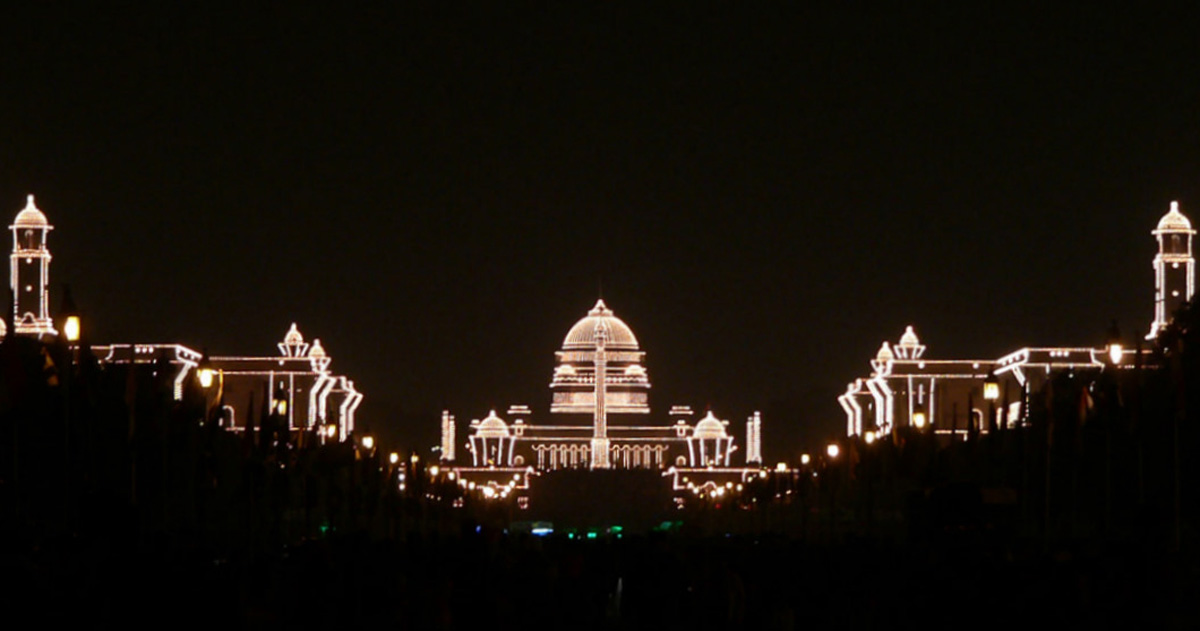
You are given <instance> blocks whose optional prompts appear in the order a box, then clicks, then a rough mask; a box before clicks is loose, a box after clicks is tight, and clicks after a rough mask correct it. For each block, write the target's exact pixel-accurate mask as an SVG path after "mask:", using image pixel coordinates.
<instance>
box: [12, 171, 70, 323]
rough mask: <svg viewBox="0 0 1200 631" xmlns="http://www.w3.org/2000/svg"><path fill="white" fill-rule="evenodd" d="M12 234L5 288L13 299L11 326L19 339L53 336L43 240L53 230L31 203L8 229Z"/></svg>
mask: <svg viewBox="0 0 1200 631" xmlns="http://www.w3.org/2000/svg"><path fill="white" fill-rule="evenodd" d="M8 229H9V230H12V234H13V249H12V256H10V257H9V278H10V282H9V286H10V287H11V288H12V296H13V299H12V300H13V322H14V323H15V325H16V332H17V333H20V334H21V335H35V336H37V337H42V336H44V335H57V334H58V333H57V332H56V331H55V330H54V323H53V322H51V320H50V259H51V256H50V249H49V247H47V243H46V238H47V237H48V236H49V235H50V231H51V230H53V229H54V226H51V225H50V222H49V221H48V220H47V219H46V215H44V214H43V213H42V211H41V210H38V207H37V206H36V205H35V204H34V203H33V195H30V196H29V198H28V200H27V201H26V204H25V208H24V209H23V210H22V211H21V212H19V213H17V217H16V219H14V220H13V222H12V225H11V226H9V227H8Z"/></svg>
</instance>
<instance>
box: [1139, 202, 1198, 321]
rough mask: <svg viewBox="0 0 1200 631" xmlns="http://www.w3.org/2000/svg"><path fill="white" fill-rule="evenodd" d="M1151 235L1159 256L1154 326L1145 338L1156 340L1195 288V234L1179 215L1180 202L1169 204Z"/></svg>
mask: <svg viewBox="0 0 1200 631" xmlns="http://www.w3.org/2000/svg"><path fill="white" fill-rule="evenodd" d="M1150 234H1153V235H1154V236H1155V237H1156V238H1157V239H1158V255H1157V256H1155V257H1154V323H1153V324H1151V325H1150V333H1149V334H1148V335H1147V336H1146V339H1154V338H1155V337H1157V336H1158V332H1159V331H1160V330H1162V328H1163V327H1165V326H1167V323H1168V322H1170V321H1171V316H1172V315H1173V314H1174V313H1175V310H1177V309H1178V308H1179V307H1180V305H1182V304H1183V303H1184V302H1187V301H1189V300H1191V299H1192V294H1194V293H1195V289H1196V259H1195V258H1193V257H1192V235H1194V234H1196V231H1195V230H1193V229H1192V222H1191V221H1189V220H1188V218H1187V217H1185V216H1184V215H1183V213H1181V212H1179V202H1171V210H1169V211H1168V212H1167V214H1165V215H1163V216H1162V219H1159V220H1158V227H1157V228H1155V229H1154V231H1153V232H1151V233H1150Z"/></svg>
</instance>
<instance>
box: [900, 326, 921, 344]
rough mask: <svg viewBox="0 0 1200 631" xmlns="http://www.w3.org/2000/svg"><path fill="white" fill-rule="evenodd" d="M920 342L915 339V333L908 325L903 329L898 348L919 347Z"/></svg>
mask: <svg viewBox="0 0 1200 631" xmlns="http://www.w3.org/2000/svg"><path fill="white" fill-rule="evenodd" d="M920 344H921V340H919V339H917V332H916V331H914V330H913V328H912V325H911V324H910V325H909V326H908V327H907V328H905V329H904V335H901V336H900V344H899V345H900V346H919V345H920Z"/></svg>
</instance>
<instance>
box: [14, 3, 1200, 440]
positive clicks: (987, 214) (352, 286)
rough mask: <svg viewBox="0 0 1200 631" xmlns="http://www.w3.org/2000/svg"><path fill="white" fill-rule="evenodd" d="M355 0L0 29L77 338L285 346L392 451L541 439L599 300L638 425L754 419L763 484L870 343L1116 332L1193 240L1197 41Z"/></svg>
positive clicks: (684, 12)
mask: <svg viewBox="0 0 1200 631" xmlns="http://www.w3.org/2000/svg"><path fill="white" fill-rule="evenodd" d="M31 4H32V3H31ZM158 4H172V6H171V7H170V8H164V7H159V6H158ZM380 4H383V3H380ZM388 4H390V5H392V6H391V8H388V9H376V10H363V11H353V10H349V9H340V10H339V12H338V13H323V12H321V11H316V10H305V9H297V8H293V7H291V6H290V3H278V4H277V5H276V6H274V7H269V8H255V9H247V8H239V9H235V10H215V9H213V8H211V7H210V6H208V3H145V4H144V5H142V4H136V3H130V4H124V5H112V6H107V7H91V8H78V7H73V8H70V10H68V8H67V7H63V6H57V7H49V8H35V7H29V6H25V7H22V8H20V9H17V10H14V9H11V8H10V9H6V11H5V13H4V14H3V15H2V16H0V35H2V39H0V46H2V51H3V52H0V73H2V74H0V80H2V83H0V85H3V86H4V97H3V98H2V99H0V121H3V124H2V125H0V165H2V168H0V208H5V207H6V208H7V210H6V211H4V212H6V213H8V214H9V215H10V216H11V215H13V214H15V213H16V212H17V211H18V210H20V208H21V207H22V205H23V203H24V196H25V194H26V193H30V192H31V193H34V194H36V195H37V198H38V200H39V206H40V207H41V208H42V209H43V210H44V211H45V212H46V213H47V214H48V216H49V217H50V220H51V222H52V223H53V224H55V225H56V227H57V229H56V230H55V232H54V233H53V234H52V236H51V247H52V250H53V252H54V255H55V259H54V264H53V268H52V272H51V278H52V280H53V281H55V284H56V287H55V289H56V290H57V283H58V282H60V281H61V282H69V283H71V285H72V289H73V292H74V294H75V298H76V301H77V302H78V303H79V305H80V307H81V308H82V309H83V310H84V311H85V312H86V314H87V315H88V318H89V322H90V324H91V326H92V331H93V337H94V338H95V339H96V340H97V341H146V342H156V341H157V342H173V341H178V342H183V343H186V344H189V345H192V346H195V347H197V348H202V347H207V348H208V349H209V350H210V351H211V352H212V353H213V354H252V353H271V352H273V351H274V344H275V342H276V341H278V340H279V339H280V338H281V337H282V335H283V333H284V332H285V331H286V329H287V327H288V325H289V324H290V323H291V322H293V321H296V322H298V323H299V325H300V328H301V330H302V331H303V332H304V333H305V334H306V335H307V336H309V337H313V336H315V337H320V338H321V339H322V341H323V342H324V344H325V346H326V348H327V349H328V351H329V352H330V354H331V355H332V357H333V360H334V363H333V367H334V369H335V370H337V371H341V372H343V373H345V374H348V375H350V376H351V377H352V378H354V379H355V381H356V383H357V385H358V386H359V387H360V389H361V390H363V391H364V392H365V393H366V398H365V401H364V403H363V406H362V407H361V408H360V420H365V421H368V422H369V423H371V424H372V425H373V426H374V427H377V428H380V429H379V431H382V432H385V433H387V434H389V435H391V436H394V437H396V439H397V440H399V441H401V442H402V443H405V444H406V445H409V444H416V445H429V444H432V443H433V441H434V440H435V438H436V431H437V425H438V423H437V416H438V412H439V410H440V409H441V408H442V407H444V406H446V407H449V408H451V409H452V410H454V411H456V412H457V413H458V414H459V417H460V418H462V419H469V418H471V417H473V416H475V417H478V416H482V415H483V414H486V412H487V408H488V407H489V406H493V405H494V406H497V407H502V406H507V405H508V404H511V403H526V404H529V405H531V406H533V407H534V409H535V411H539V410H540V411H543V412H544V411H545V409H546V408H547V407H548V401H549V393H548V389H547V384H548V383H549V380H550V376H551V371H552V369H553V352H554V351H555V350H556V349H557V348H558V346H559V345H560V344H561V341H562V337H563V336H564V335H565V334H566V331H567V329H568V328H570V326H571V324H573V323H574V322H575V321H576V320H577V319H578V318H579V317H581V316H583V315H584V313H585V312H586V310H587V309H588V308H589V307H591V305H592V303H593V302H594V301H595V299H596V296H597V293H598V292H599V290H600V286H601V283H602V285H603V295H604V297H605V299H606V301H607V302H608V303H609V305H610V306H611V307H612V308H613V309H614V310H615V311H616V313H617V315H618V316H620V317H622V318H623V319H624V320H625V321H626V322H627V323H629V324H630V325H631V326H632V328H633V329H634V331H635V332H636V333H637V334H638V336H639V338H640V340H641V342H642V346H643V349H644V350H645V351H647V353H648V356H647V364H648V368H649V371H650V377H651V380H652V382H653V384H654V390H653V391H652V393H651V403H652V405H653V406H654V407H655V408H656V409H657V410H659V411H660V412H662V411H665V410H666V408H667V407H669V406H670V405H672V404H676V403H685V404H690V405H692V406H693V407H697V408H703V407H705V406H706V405H710V404H711V405H712V406H713V408H714V410H715V411H716V412H717V413H718V415H719V416H722V417H726V418H729V419H730V420H731V421H733V422H734V423H736V424H737V425H740V421H741V420H742V419H744V418H745V416H746V415H747V414H748V413H749V412H751V411H752V410H754V409H762V410H763V411H764V414H765V429H764V434H765V435H766V443H767V445H766V451H767V457H768V458H769V459H773V458H779V457H784V456H791V455H794V454H793V452H796V451H798V450H799V449H800V448H801V447H802V446H803V445H806V444H810V443H811V442H815V441H816V440H817V439H818V437H820V436H821V435H823V434H825V433H827V432H834V431H838V430H839V429H840V428H841V426H842V419H843V415H842V412H841V410H840V408H839V407H838V406H837V403H836V401H835V397H836V395H837V394H838V393H840V392H841V391H842V390H843V389H844V387H845V384H846V382H847V381H850V380H851V379H852V378H854V377H855V376H861V375H863V374H865V373H866V372H867V370H868V369H869V367H868V364H867V360H868V359H869V358H870V357H872V356H873V354H874V352H875V351H876V349H877V348H878V346H879V344H880V342H881V341H882V340H884V339H888V340H895V339H896V338H898V337H899V335H900V333H901V332H902V331H903V329H904V326H905V325H907V324H910V323H911V324H915V325H916V326H917V331H918V333H919V334H920V335H921V336H922V339H923V341H925V342H926V343H927V344H928V345H929V347H930V350H929V356H936V357H995V356H998V355H999V354H1002V353H1005V352H1007V351H1009V350H1012V349H1015V348H1017V347H1019V346H1022V345H1029V344H1043V345H1045V344H1078V345H1084V344H1100V343H1102V342H1103V339H1104V334H1105V331H1106V330H1107V328H1108V326H1109V321H1110V320H1111V319H1112V318H1117V319H1118V320H1119V321H1120V323H1121V326H1122V328H1123V330H1124V331H1125V333H1126V334H1127V336H1129V337H1130V338H1132V337H1133V336H1134V335H1135V334H1144V332H1145V329H1146V328H1147V327H1148V324H1149V321H1150V319H1151V316H1152V304H1151V300H1152V292H1153V282H1152V275H1151V268H1150V261H1151V258H1152V256H1153V253H1154V247H1155V246H1154V243H1153V241H1152V238H1151V236H1150V234H1149V231H1150V230H1151V229H1152V228H1153V227H1154V223H1155V222H1156V221H1157V219H1158V217H1159V216H1161V215H1162V214H1163V213H1164V212H1165V211H1166V209H1167V205H1168V203H1169V202H1170V201H1171V200H1172V199H1178V200H1180V202H1181V203H1182V204H1183V210H1184V212H1185V213H1189V214H1190V215H1191V216H1192V217H1193V218H1196V219H1200V164H1198V162H1200V146H1198V145H1200V142H1198V141H1200V88H1198V87H1197V86H1198V85H1200V50H1198V48H1200V46H1198V41H1200V39H1198V38H1200V35H1197V30H1196V28H1195V26H1196V24H1197V23H1200V22H1198V21H1197V19H1196V17H1197V16H1196V15H1182V14H1178V15H1176V14H1168V13H1163V12H1161V11H1157V12H1155V13H1154V15H1153V16H1152V17H1151V18H1147V17H1146V16H1144V15H1141V14H1138V13H1134V12H1133V10H1132V9H1131V8H1129V7H1125V8H1121V7H1113V6H1109V7H1103V8H1092V9H1089V10H1087V11H1085V12H1068V11H1059V12H1057V13H1050V12H1047V10H1046V9H1044V8H1040V7H1036V6H1033V7H1028V8H1024V9H1016V8H1013V7H1012V4H1011V3H997V4H995V5H994V6H991V7H988V6H981V5H980V4H979V3H958V4H969V5H972V6H971V7H969V8H968V7H961V8H955V7H949V8H944V9H940V10H938V11H936V12H934V11H931V10H929V9H927V8H916V7H906V8H902V9H898V10H893V11H890V12H885V13H877V12H873V13H858V14H851V13H838V12H836V10H835V9H819V10H807V9H794V10H788V11H784V10H781V9H778V8H771V7H764V6H759V7H754V8H747V7H743V6H741V4H742V3H730V4H721V5H716V6H713V5H706V6H703V7H702V6H698V5H699V3H681V4H677V5H667V4H663V3H649V4H654V8H648V7H647V6H642V7H638V8H634V9H626V8H619V7H614V6H612V5H610V4H604V5H602V6H599V7H597V8H594V9H591V10H585V9H578V8H564V7H561V6H555V4H553V3H552V4H550V5H549V6H534V5H522V6H521V7H520V8H504V9H496V8H493V9H488V10H483V11H461V12H457V13H454V12H448V11H447V12H437V11H429V10H419V9H414V8H411V7H410V6H408V4H409V3H388ZM494 4H511V3H494ZM565 4H572V5H573V4H574V3H565ZM176 5H178V6H176ZM402 5H404V6H402ZM52 301H53V302H52V304H55V305H57V301H58V294H57V293H56V294H55V296H54V297H53V298H52ZM738 433H739V436H740V433H741V432H740V431H739V432H738Z"/></svg>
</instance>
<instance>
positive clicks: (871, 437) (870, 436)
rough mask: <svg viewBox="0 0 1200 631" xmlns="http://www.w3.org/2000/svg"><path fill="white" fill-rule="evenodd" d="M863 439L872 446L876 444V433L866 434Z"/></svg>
mask: <svg viewBox="0 0 1200 631" xmlns="http://www.w3.org/2000/svg"><path fill="white" fill-rule="evenodd" d="M863 439H865V440H866V441H867V444H868V445H870V444H871V443H873V442H875V432H867V433H866V434H864V435H863ZM830 455H831V456H832V455H836V454H830Z"/></svg>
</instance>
